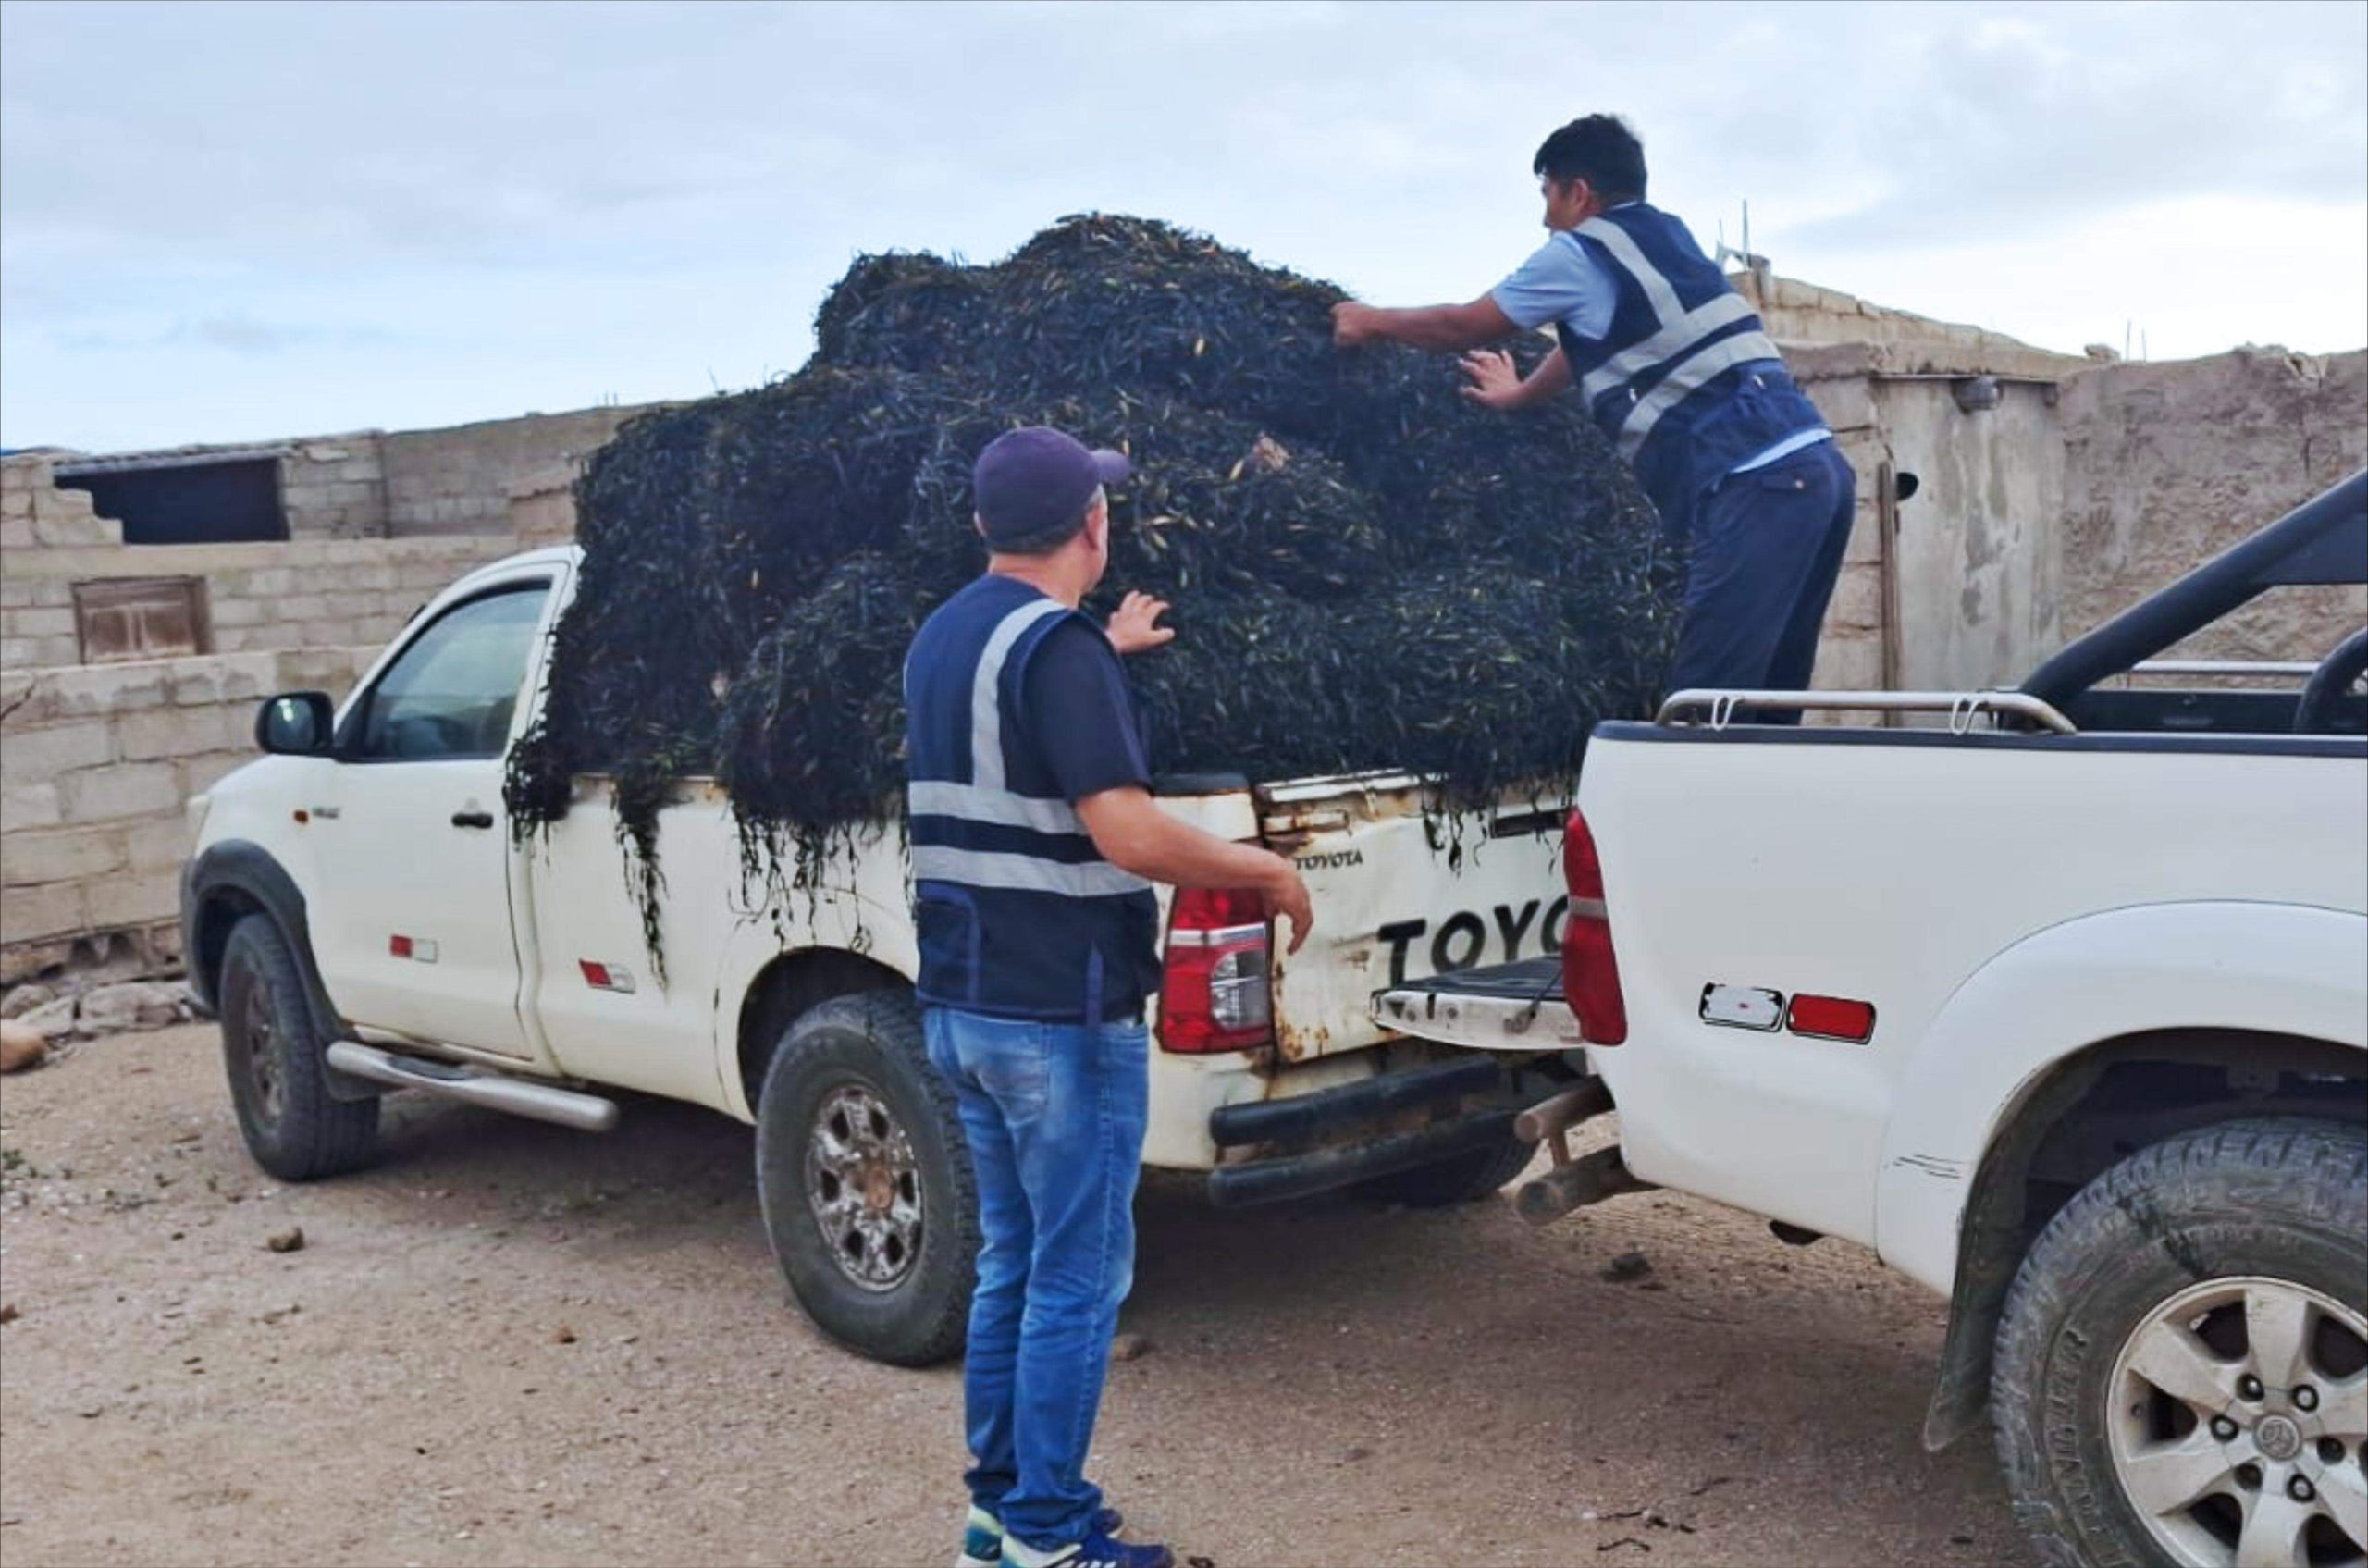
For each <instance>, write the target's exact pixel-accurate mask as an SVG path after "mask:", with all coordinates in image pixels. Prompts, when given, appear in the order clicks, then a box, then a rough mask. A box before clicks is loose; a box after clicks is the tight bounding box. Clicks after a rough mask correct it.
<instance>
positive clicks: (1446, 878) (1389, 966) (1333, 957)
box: [1255, 773, 1570, 1061]
mask: <svg viewBox="0 0 2368 1568" xmlns="http://www.w3.org/2000/svg"><path fill="white" fill-rule="evenodd" d="M1255 796H1256V799H1257V805H1258V816H1259V830H1260V833H1261V834H1262V836H1263V837H1264V840H1265V843H1266V845H1267V846H1268V847H1269V848H1271V849H1274V850H1275V851H1277V853H1278V854H1283V855H1287V856H1289V858H1290V859H1291V861H1292V863H1293V864H1294V865H1296V866H1298V868H1299V870H1300V874H1301V876H1303V877H1305V878H1306V879H1307V888H1308V894H1309V896H1310V899H1311V901H1312V902H1313V904H1314V909H1315V933H1314V936H1312V937H1310V938H1309V940H1308V944H1307V945H1306V946H1305V947H1303V948H1301V950H1300V951H1299V952H1298V953H1297V954H1294V955H1289V956H1281V955H1278V956H1277V958H1276V961H1275V974H1274V983H1275V990H1274V1008H1275V1040H1276V1043H1277V1047H1278V1049H1279V1050H1280V1052H1281V1054H1282V1056H1283V1057H1284V1058H1285V1059H1286V1060H1289V1061H1304V1060H1308V1059H1310V1058H1312V1057H1316V1056H1328V1055H1331V1054H1333V1053H1336V1052H1340V1051H1354V1050H1360V1049H1362V1048H1363V1047H1365V1046H1368V1045H1372V1044H1375V1043H1377V1042H1379V1041H1381V1040H1383V1039H1386V1038H1388V1031H1384V1030H1383V1029H1382V1028H1381V1027H1380V1026H1379V1025H1377V1024H1375V1022H1374V1020H1373V1017H1372V1007H1373V1002H1374V994H1375V993H1376V992H1378V991H1382V990H1385V989H1387V988H1388V987H1389V986H1392V985H1397V984H1400V983H1403V982H1407V981H1410V980H1421V979H1424V978H1425V977H1427V976H1430V975H1434V974H1438V973H1442V972H1447V971H1453V970H1460V969H1474V968H1477V967H1480V966H1482V965H1490V964H1500V963H1505V962H1508V961H1510V960H1512V959H1516V958H1529V957H1539V956H1541V955H1545V954H1548V953H1552V952H1554V951H1556V950H1557V948H1558V947H1559V945H1560V941H1561V934H1562V925H1563V921H1564V920H1565V918H1566V917H1567V916H1568V914H1569V902H1568V900H1567V898H1566V897H1565V896H1564V895H1563V893H1562V888H1561V850H1562V824H1563V821H1565V819H1566V818H1567V817H1568V816H1569V814H1570V801H1569V797H1568V796H1567V795H1565V794H1562V793H1560V792H1557V793H1554V794H1550V795H1543V796H1534V795H1533V794H1531V793H1530V792H1528V791H1526V790H1521V789H1515V790H1511V791H1508V792H1507V793H1506V795H1505V796H1503V797H1502V798H1501V800H1500V802H1499V804H1498V805H1496V806H1493V807H1490V808H1487V809H1482V810H1476V811H1471V812H1466V813H1462V814H1460V815H1458V816H1457V817H1456V818H1454V819H1453V820H1452V821H1449V820H1448V819H1445V818H1437V819H1433V820H1431V821H1427V822H1426V821H1425V818H1424V815H1423V786H1422V782H1421V781H1420V780H1419V779H1417V778H1414V777H1413V776H1412V775H1410V774H1406V773H1366V774H1353V775H1347V776H1342V777H1338V778H1325V779H1304V780H1295V781H1292V782H1289V783H1286V784H1273V785H1267V786H1263V787H1261V788H1259V789H1258V790H1256V791H1255ZM1549 1048H1550V1047H1549Z"/></svg>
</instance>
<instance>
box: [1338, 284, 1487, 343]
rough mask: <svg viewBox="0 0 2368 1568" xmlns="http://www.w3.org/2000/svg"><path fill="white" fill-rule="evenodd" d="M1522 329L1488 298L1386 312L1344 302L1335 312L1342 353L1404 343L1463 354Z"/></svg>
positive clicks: (1482, 297) (1351, 301) (1356, 303)
mask: <svg viewBox="0 0 2368 1568" xmlns="http://www.w3.org/2000/svg"><path fill="white" fill-rule="evenodd" d="M1520 330H1521V328H1520V327H1516V326H1514V325H1513V323H1512V321H1511V318H1510V317H1508V316H1507V315H1505V313H1504V311H1503V310H1502V309H1501V308H1499V306H1498V304H1497V302H1496V299H1495V297H1494V296H1493V295H1489V294H1483V295H1481V296H1480V297H1479V298H1478V299H1476V300H1474V301H1473V302H1471V303H1470V304H1466V305H1417V306H1413V307H1412V308H1410V309H1405V310H1387V309H1384V308H1383V307H1381V306H1379V305H1368V304H1360V303H1359V302H1356V301H1355V300H1343V301H1342V302H1340V303H1338V304H1337V305H1334V306H1333V307H1332V341H1333V342H1334V343H1335V344H1336V345H1337V346H1338V347H1340V348H1344V349H1353V348H1358V347H1361V346H1362V345H1363V344H1366V343H1405V344H1408V345H1409V346H1411V347H1413V348H1417V349H1430V350H1432V351H1434V352H1438V353H1462V352H1464V351H1465V350H1466V349H1477V348H1485V347H1486V345H1488V344H1490V343H1496V342H1501V341H1503V340H1505V339H1507V338H1510V337H1511V336H1512V335H1513V334H1514V333H1516V332H1518V331H1520Z"/></svg>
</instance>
